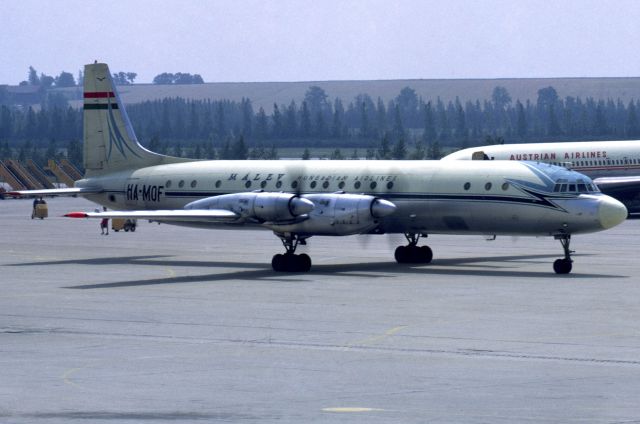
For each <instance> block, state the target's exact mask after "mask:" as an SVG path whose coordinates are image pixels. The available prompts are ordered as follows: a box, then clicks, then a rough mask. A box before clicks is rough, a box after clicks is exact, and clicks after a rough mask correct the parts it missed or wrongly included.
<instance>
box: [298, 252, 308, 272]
mask: <svg viewBox="0 0 640 424" xmlns="http://www.w3.org/2000/svg"><path fill="white" fill-rule="evenodd" d="M298 265H299V271H300V272H309V271H311V258H310V257H309V255H307V254H306V253H302V254H301V255H299V256H298Z"/></svg>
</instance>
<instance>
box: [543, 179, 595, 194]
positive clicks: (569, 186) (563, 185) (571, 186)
mask: <svg viewBox="0 0 640 424" xmlns="http://www.w3.org/2000/svg"><path fill="white" fill-rule="evenodd" d="M599 191H600V190H598V187H597V186H596V185H595V184H592V183H590V182H585V181H583V180H578V181H576V182H575V183H573V182H568V181H567V180H565V179H560V180H558V181H556V184H555V186H554V187H553V192H554V193H598V192H599Z"/></svg>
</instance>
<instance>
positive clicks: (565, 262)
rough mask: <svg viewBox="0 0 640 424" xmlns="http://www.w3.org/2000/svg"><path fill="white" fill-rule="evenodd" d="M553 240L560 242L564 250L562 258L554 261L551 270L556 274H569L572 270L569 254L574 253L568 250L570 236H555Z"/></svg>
mask: <svg viewBox="0 0 640 424" xmlns="http://www.w3.org/2000/svg"><path fill="white" fill-rule="evenodd" d="M554 238H555V239H556V240H560V244H562V248H563V249H564V258H562V259H556V260H555V262H554V263H553V270H554V271H555V272H556V274H568V273H570V272H571V268H573V265H572V264H573V259H571V254H572V253H574V251H573V250H570V249H569V244H570V243H571V234H556V235H555V236H554Z"/></svg>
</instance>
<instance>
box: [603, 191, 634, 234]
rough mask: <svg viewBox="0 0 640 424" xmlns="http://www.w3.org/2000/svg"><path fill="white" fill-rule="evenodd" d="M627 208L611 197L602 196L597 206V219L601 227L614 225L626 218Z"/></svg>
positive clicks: (605, 227)
mask: <svg viewBox="0 0 640 424" xmlns="http://www.w3.org/2000/svg"><path fill="white" fill-rule="evenodd" d="M627 214H628V212H627V208H626V207H625V206H624V205H623V204H622V203H620V202H619V201H617V200H616V199H614V198H613V197H609V196H604V197H603V198H602V199H601V200H600V206H599V207H598V219H599V220H600V225H601V226H602V228H604V229H607V228H611V227H615V226H616V225H618V224H620V223H621V222H622V221H624V220H625V219H627Z"/></svg>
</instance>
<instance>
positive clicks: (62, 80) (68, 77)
mask: <svg viewBox="0 0 640 424" xmlns="http://www.w3.org/2000/svg"><path fill="white" fill-rule="evenodd" d="M55 84H56V87H74V86H75V85H76V80H75V79H74V78H73V74H71V73H69V72H65V71H62V72H60V75H58V76H57V77H56V78H55Z"/></svg>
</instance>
